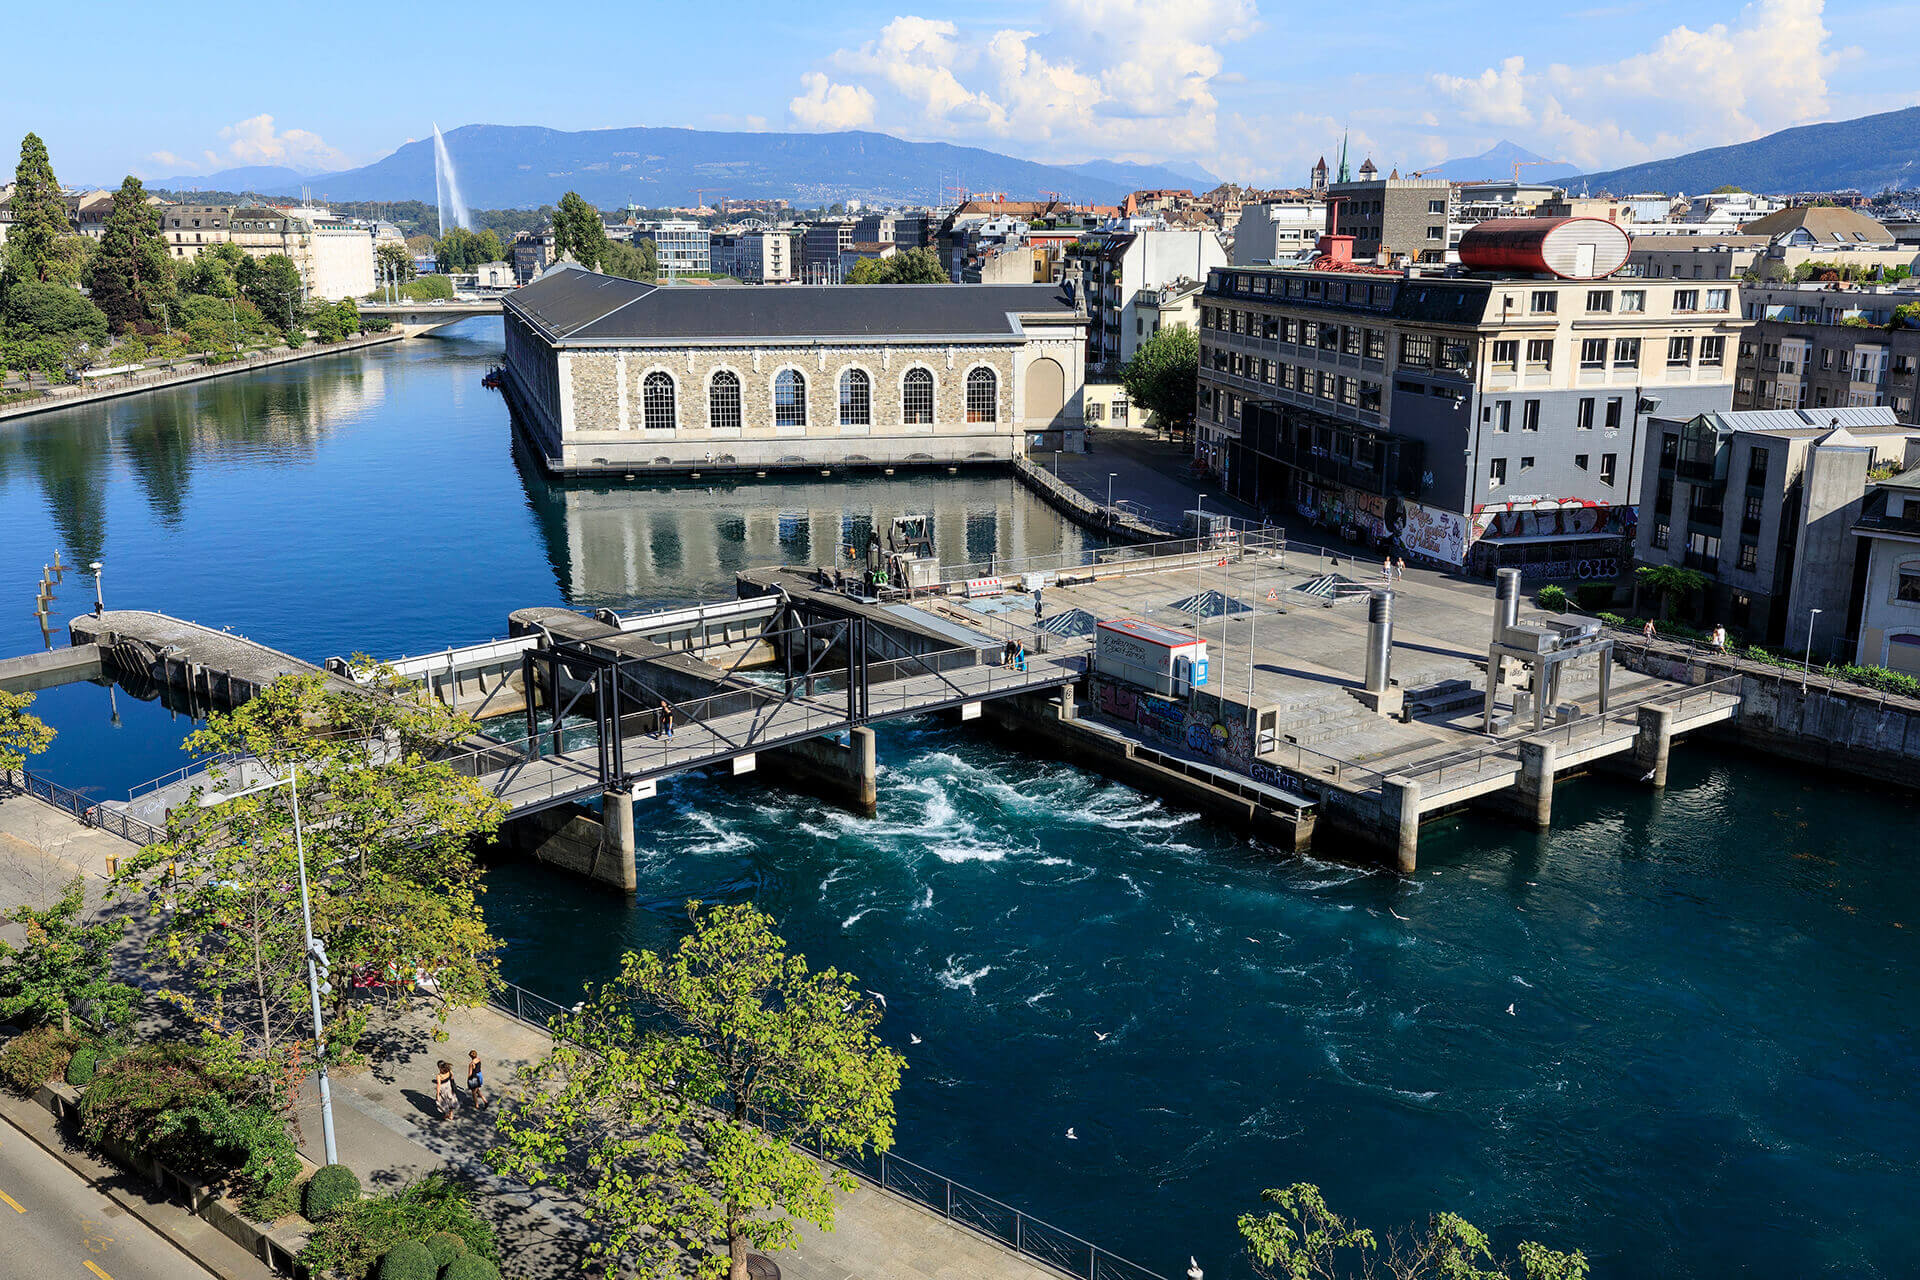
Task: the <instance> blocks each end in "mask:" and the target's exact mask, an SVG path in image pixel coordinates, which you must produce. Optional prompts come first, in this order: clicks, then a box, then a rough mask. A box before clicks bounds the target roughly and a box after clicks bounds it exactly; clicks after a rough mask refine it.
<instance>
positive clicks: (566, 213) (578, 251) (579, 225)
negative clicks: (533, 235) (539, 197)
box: [553, 191, 607, 271]
mask: <svg viewBox="0 0 1920 1280" xmlns="http://www.w3.org/2000/svg"><path fill="white" fill-rule="evenodd" d="M606 254H607V228H606V224H605V223H603V222H601V221H600V211H599V210H598V209H595V208H594V207H593V206H592V205H590V204H588V203H587V202H586V201H585V200H584V199H582V198H581V196H580V193H579V192H577V191H569V192H567V194H565V195H564V196H561V197H560V207H559V208H557V209H555V210H554V211H553V255H554V258H555V259H556V260H558V259H560V258H564V257H567V256H568V255H572V257H573V260H574V261H575V262H578V263H579V264H580V265H581V266H583V267H585V268H586V269H587V270H589V271H598V270H599V269H600V262H601V260H602V259H603V258H605V257H606Z"/></svg>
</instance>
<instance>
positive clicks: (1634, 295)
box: [1620, 289, 1647, 311]
mask: <svg viewBox="0 0 1920 1280" xmlns="http://www.w3.org/2000/svg"><path fill="white" fill-rule="evenodd" d="M1620 309H1621V310H1622V311H1645V310H1646V309H1647V291H1646V290H1645V289H1622V290H1621V291H1620Z"/></svg>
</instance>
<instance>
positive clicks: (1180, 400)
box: [1120, 325, 1200, 431]
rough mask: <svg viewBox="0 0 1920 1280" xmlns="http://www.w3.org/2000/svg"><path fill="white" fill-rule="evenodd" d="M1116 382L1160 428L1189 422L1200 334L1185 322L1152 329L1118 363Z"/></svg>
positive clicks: (1195, 394) (1195, 395)
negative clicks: (1149, 414) (1119, 366)
mask: <svg viewBox="0 0 1920 1280" xmlns="http://www.w3.org/2000/svg"><path fill="white" fill-rule="evenodd" d="M1120 384H1121V385H1122V386H1124V387H1125V388H1126V389H1127V397H1128V398H1129V399H1131V400H1132V401H1133V402H1134V403H1135V404H1137V405H1139V406H1141V407H1142V408H1144V409H1146V410H1147V411H1148V412H1150V413H1152V414H1153V416H1154V418H1155V420H1156V421H1158V422H1159V424H1160V425H1161V426H1162V427H1163V428H1165V429H1167V430H1169V431H1171V430H1173V429H1174V428H1175V427H1177V426H1180V425H1182V424H1184V423H1190V422H1192V421H1193V410H1194V402H1195V400H1196V399H1197V398H1198V397H1199V394H1200V335H1199V334H1197V333H1195V332H1194V331H1193V330H1192V329H1190V328H1188V327H1187V326H1185V325H1176V326H1175V327H1173V328H1171V329H1161V330H1159V331H1158V332H1156V333H1154V334H1153V335H1152V336H1151V337H1149V338H1148V339H1147V340H1146V341H1145V342H1143V343H1141V344H1140V346H1139V347H1138V348H1136V349H1135V351H1134V353H1133V359H1131V360H1129V361H1127V362H1126V364H1124V365H1122V366H1121V368H1120Z"/></svg>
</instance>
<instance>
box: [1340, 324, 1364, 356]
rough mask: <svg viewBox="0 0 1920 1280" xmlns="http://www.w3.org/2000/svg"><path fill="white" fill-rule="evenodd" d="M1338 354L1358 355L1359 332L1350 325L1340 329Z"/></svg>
mask: <svg viewBox="0 0 1920 1280" xmlns="http://www.w3.org/2000/svg"><path fill="white" fill-rule="evenodd" d="M1340 354H1342V355H1348V356H1357V355H1359V354H1360V330H1358V329H1356V328H1355V327H1354V326H1352V325H1350V324H1349V325H1342V326H1341V327H1340Z"/></svg>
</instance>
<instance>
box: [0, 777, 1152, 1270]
mask: <svg viewBox="0 0 1920 1280" xmlns="http://www.w3.org/2000/svg"><path fill="white" fill-rule="evenodd" d="M132 849H133V846H132V845H129V844H128V843H126V842H125V841H123V840H121V839H119V838H118V837H116V836H113V835H110V834H108V833H107V832H104V831H101V830H98V829H96V828H93V827H88V826H86V825H84V824H83V823H81V822H79V821H78V820H77V819H75V818H73V817H72V816H71V815H69V814H67V813H65V812H63V811H61V810H59V809H56V808H53V807H52V806H50V805H46V804H42V803H40V802H39V801H37V800H34V799H32V798H31V797H28V796H24V795H20V794H17V793H16V794H0V908H4V907H10V906H14V905H17V904H19V903H22V902H34V903H36V904H38V903H44V902H46V901H48V900H50V898H52V897H54V896H57V895H58V893H59V891H60V888H61V886H62V885H63V884H64V883H65V882H66V881H68V880H70V879H71V878H72V877H73V876H74V875H75V874H76V873H78V874H80V875H83V876H84V877H85V878H86V880H87V886H88V897H89V899H90V900H92V901H94V902H96V903H97V902H98V900H99V897H100V893H101V890H103V889H104V887H105V882H106V880H107V878H108V865H109V859H110V858H115V859H117V858H120V857H124V856H126V855H127V854H128V853H130V852H132ZM124 958H125V959H126V960H127V961H128V963H129V964H130V965H132V964H137V963H138V962H139V960H140V956H139V953H138V952H137V951H135V950H133V949H132V946H131V945H129V946H128V947H127V948H126V950H125V952H124ZM142 985H150V984H146V983H143V984H142ZM551 994H554V995H562V994H566V993H561V992H554V993H551ZM445 1032H446V1036H447V1038H446V1039H445V1040H444V1041H436V1040H435V1038H434V1027H433V1024H432V1022H431V1020H430V1019H428V1018H426V1017H424V1016H413V1017H407V1018H399V1019H388V1020H383V1021H380V1022H377V1023H376V1027H375V1030H374V1032H373V1040H374V1045H375V1053H376V1055H377V1058H376V1061H375V1062H374V1064H373V1065H372V1066H371V1067H370V1068H368V1069H366V1070H362V1071H354V1072H342V1073H338V1074H336V1075H335V1076H334V1077H333V1099H334V1123H335V1130H336V1138H337V1143H338V1148H339V1152H340V1157H341V1161H342V1162H343V1163H345V1164H347V1165H350V1166H352V1168H353V1169H354V1170H355V1172H357V1173H358V1174H359V1175H360V1176H361V1179H362V1181H363V1183H364V1184H365V1185H366V1186H367V1187H368V1188H369V1189H371V1190H388V1189H392V1188H395V1187H398V1186H402V1185H405V1184H406V1183H409V1182H412V1181H414V1180H416V1179H418V1178H419V1177H421V1176H423V1175H425V1174H427V1173H431V1172H434V1171H436V1170H444V1171H446V1172H447V1173H449V1174H451V1175H453V1176H456V1177H458V1178H460V1179H462V1180H464V1181H468V1182H471V1183H473V1184H474V1185H476V1186H477V1187H479V1188H480V1189H481V1191H482V1195H481V1197H480V1207H481V1208H482V1210H483V1212H485V1213H487V1215H488V1216H489V1217H490V1218H491V1219H492V1220H493V1221H494V1223H495V1225H496V1227H497V1228H498V1229H499V1231H500V1237H501V1244H502V1246H503V1249H504V1250H505V1251H506V1253H507V1256H508V1257H509V1258H510V1259H511V1260H512V1265H511V1267H510V1269H509V1274H515V1275H519V1276H523V1277H525V1278H526V1280H541V1278H543V1277H558V1276H563V1275H573V1274H576V1273H577V1272H578V1271H579V1268H580V1265H581V1262H582V1261H583V1259H584V1257H585V1255H584V1252H583V1250H584V1247H585V1243H586V1241H587V1240H589V1239H591V1238H592V1236H593V1234H594V1231H593V1228H592V1227H591V1225H590V1224H588V1223H586V1221H585V1220H584V1219H583V1218H582V1216H581V1215H580V1213H579V1209H578V1206H577V1205H576V1204H574V1203H572V1202H571V1201H569V1200H567V1199H566V1198H564V1197H562V1196H560V1195H558V1194H556V1193H553V1192H549V1191H540V1192H535V1191H531V1190H529V1189H528V1188H526V1187H524V1186H522V1185H519V1184H517V1183H513V1182H510V1181H507V1180H505V1179H502V1178H499V1177H496V1176H495V1175H494V1174H493V1173H492V1172H491V1171H489V1170H488V1169H487V1168H486V1165H485V1163H484V1161H483V1159H482V1157H483V1155H484V1153H485V1152H486V1150H487V1148H488V1146H489V1145H491V1143H492V1140H493V1121H492V1113H491V1112H490V1111H480V1112H476V1111H474V1110H472V1109H471V1108H470V1107H468V1106H466V1105H465V1103H464V1101H463V1103H462V1106H461V1108H460V1110H459V1111H457V1112H455V1114H454V1116H453V1118H452V1119H450V1120H442V1119H441V1118H440V1116H439V1112H438V1110H437V1109H436V1108H435V1107H434V1105H433V1099H432V1095H433V1083H432V1082H433V1074H434V1064H435V1062H436V1061H437V1060H438V1059H440V1058H443V1057H444V1058H448V1059H449V1060H457V1061H461V1062H464V1061H465V1060H466V1056H467V1051H468V1050H469V1049H477V1050H478V1051H479V1052H480V1055H481V1057H482V1059H483V1060H484V1061H485V1063H486V1066H487V1073H488V1079H489V1081H490V1084H491V1087H490V1089H489V1092H490V1094H495V1095H497V1093H498V1090H499V1089H500V1087H501V1086H502V1085H505V1084H507V1083H508V1082H509V1081H511V1080H512V1078H513V1075H514V1073H515V1072H516V1071H518V1070H519V1069H520V1068H521V1067H523V1066H526V1065H528V1064H530V1063H532V1062H535V1061H537V1060H538V1059H539V1058H541V1057H542V1056H544V1055H545V1053H546V1051H547V1049H548V1047H549V1044H550V1040H549V1037H548V1036H547V1034H546V1032H545V1031H543V1030H542V1029H541V1028H540V1027H539V1026H537V1025H535V1024H534V1023H532V1022H529V1021H525V1020H522V1019H520V1018H517V1017H515V1016H513V1015H512V1014H511V1013H509V1012H507V1011H505V1010H503V1009H497V1008H491V1007H490V1008H483V1009H463V1010H459V1011H456V1012H455V1013H454V1014H453V1015H452V1016H451V1017H450V1018H449V1019H448V1021H447V1023H446V1026H445ZM320 1138H321V1128H320V1116H319V1103H318V1099H317V1096H316V1094H315V1090H314V1084H313V1081H312V1079H311V1078H309V1079H308V1081H307V1084H306V1094H305V1098H304V1102H303V1105H302V1107H301V1111H300V1143H299V1145H300V1149H301V1154H303V1155H305V1156H306V1157H307V1158H308V1159H309V1160H312V1161H313V1162H314V1163H316V1164H318V1163H321V1162H322V1161H323V1160H324V1159H325V1156H324V1154H323V1153H322V1151H321V1149H320ZM185 1226H186V1227H187V1228H188V1229H189V1232H190V1234H195V1235H198V1234H199V1233H198V1232H197V1230H195V1229H194V1228H193V1225H192V1224H190V1223H189V1224H185ZM215 1234H217V1233H215ZM219 1239H220V1240H224V1237H220V1238H219ZM228 1243H230V1242H228ZM210 1247H213V1248H216V1249H218V1250H219V1251H220V1253H221V1255H222V1257H223V1258H224V1257H226V1256H227V1255H228V1254H229V1253H230V1250H228V1249H227V1248H226V1247H225V1246H224V1245H221V1244H220V1243H219V1242H218V1241H213V1242H211V1244H210ZM775 1261H777V1262H778V1263H779V1265H780V1269H781V1273H782V1275H783V1276H786V1277H789V1278H790V1280H892V1278H904V1280H1060V1277H1061V1275H1062V1274H1063V1272H1060V1271H1055V1270H1051V1269H1049V1268H1045V1267H1042V1266H1040V1265H1037V1264H1036V1263H1034V1262H1032V1261H1029V1260H1028V1259H1026V1258H1024V1257H1022V1256H1020V1255H1019V1254H1017V1253H1015V1252H1014V1251H1013V1250H1012V1249H1009V1248H1006V1247H1004V1246H1002V1245H1000V1244H998V1243H996V1242H995V1241H993V1240H991V1239H989V1238H987V1237H986V1236H984V1235H981V1234H978V1233H976V1232H973V1231H970V1230H967V1229H965V1228H963V1227H961V1226H959V1225H957V1224H955V1223H953V1222H951V1221H948V1220H946V1219H944V1218H942V1217H941V1216H940V1215H938V1214H936V1213H934V1212H932V1211H931V1210H928V1209H925V1208H922V1207H921V1206H920V1205H918V1204H916V1203H914V1202H913V1201H911V1200H909V1199H906V1198H904V1197H901V1196H897V1195H893V1194H891V1193H889V1192H886V1191H882V1190H880V1189H879V1188H877V1187H875V1186H873V1185H871V1184H870V1183H867V1182H864V1181H863V1182H862V1183H860V1185H859V1187H858V1188H857V1189H856V1190H855V1191H854V1192H853V1193H852V1194H850V1195H844V1196H841V1197H839V1207H838V1213H837V1219H836V1229H835V1230H833V1231H831V1232H825V1231H818V1230H814V1229H812V1228H808V1229H807V1230H806V1231H805V1234H804V1237H803V1239H802V1241H801V1243H800V1245H799V1246H798V1247H797V1248H794V1249H791V1250H787V1251H786V1252H783V1253H781V1254H779V1255H778V1256H777V1257H776V1258H775ZM1082 1265H1083V1267H1084V1258H1083V1259H1082ZM1104 1265H1105V1260H1104V1259H1103V1266H1104ZM213 1269H214V1270H215V1271H216V1274H219V1273H221V1272H220V1269H219V1268H217V1267H216V1268H213ZM229 1274H230V1273H229ZM1101 1274H1102V1275H1103V1276H1107V1275H1113V1276H1123V1275H1124V1276H1137V1275H1142V1274H1144V1273H1142V1272H1139V1271H1137V1270H1134V1269H1127V1270H1112V1271H1104V1270H1103V1271H1102V1273H1101Z"/></svg>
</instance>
